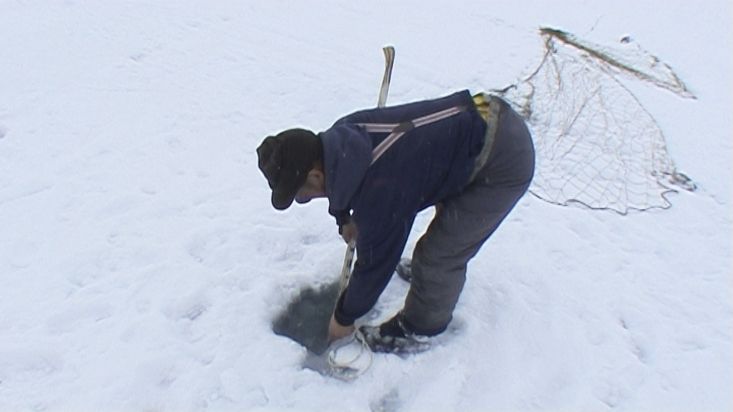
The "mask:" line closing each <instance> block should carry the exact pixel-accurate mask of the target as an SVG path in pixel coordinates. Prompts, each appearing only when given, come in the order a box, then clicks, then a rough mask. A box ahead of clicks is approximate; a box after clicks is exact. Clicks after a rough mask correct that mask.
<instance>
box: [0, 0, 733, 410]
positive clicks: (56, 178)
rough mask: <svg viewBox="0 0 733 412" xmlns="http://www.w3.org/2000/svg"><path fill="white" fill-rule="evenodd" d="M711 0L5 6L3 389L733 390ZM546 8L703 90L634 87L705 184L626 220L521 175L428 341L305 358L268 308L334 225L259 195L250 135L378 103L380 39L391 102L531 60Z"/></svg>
mask: <svg viewBox="0 0 733 412" xmlns="http://www.w3.org/2000/svg"><path fill="white" fill-rule="evenodd" d="M731 9H732V7H731V4H730V2H728V1H708V2H704V3H699V4H698V3H696V2H689V1H687V2H685V1H670V2H658V1H645V2H637V1H630V0H625V1H621V2H591V1H581V0H566V1H563V2H529V1H522V2H488V1H487V2H483V1H474V2H470V3H456V2H440V1H417V0H411V1H404V2H386V1H379V2H346V1H332V0H328V1H321V2H318V3H313V2H285V1H278V0H276V1H264V0H262V1H250V2H239V1H233V0H228V1H217V2H194V1H188V0H187V1H159V2H139V1H132V0H128V1H122V0H115V1H104V2H101V1H98V2H93V1H74V0H67V1H57V2H32V1H21V0H0V61H2V63H0V410H2V411H11V410H13V411H15V410H33V411H44V410H48V411H61V410H64V411H66V410H75V411H76V410H79V411H86V410H88V411H128V410H130V411H138V410H145V411H164V410H166V411H188V410H195V411H199V410H217V411H219V410H232V411H233V410H237V411H239V410H283V409H294V410H314V411H315V410H318V411H320V410H353V411H359V410H364V411H369V410H372V411H426V410H456V411H465V410H545V411H546V410H563V411H570V410H577V411H607V410H627V411H637V410H644V411H662V410H664V411H674V410H680V411H692V410H694V411H705V410H710V411H728V410H731V409H733V391H732V390H731V388H733V368H731V365H733V336H732V335H733V246H732V244H731V242H732V240H731V233H732V232H733V231H732V230H731V229H733V216H732V215H731V202H732V201H733V199H732V196H731V195H732V194H733V187H732V186H733V176H732V173H731V170H733V169H732V168H731V162H733V157H732V156H731V155H732V154H733V143H732V139H731V137H732V136H731V134H732V132H733V124H732V120H731V113H733V94H732V93H731V90H733V77H732V75H731V73H733V33H732V30H731V20H732V17H731V16H733V14H732V13H731V12H732V10H731ZM543 25H549V26H552V27H557V28H562V29H564V30H567V31H569V32H572V33H575V34H576V35H578V36H581V37H583V38H586V39H589V40H592V41H594V42H596V43H603V44H613V43H614V42H617V41H618V40H619V39H621V38H622V37H624V36H630V37H631V38H633V39H634V41H636V42H638V43H639V44H641V45H642V46H643V47H645V48H646V49H647V50H649V51H651V52H652V53H653V54H655V55H656V56H659V57H660V58H662V59H664V61H665V62H667V63H669V64H670V65H671V66H672V67H673V68H674V69H675V70H676V71H677V73H678V74H679V75H680V76H681V77H682V79H683V80H684V81H685V82H686V83H687V84H688V85H689V86H690V88H691V89H692V91H693V92H694V93H695V94H696V95H697V97H698V99H697V100H684V99H680V98H679V97H677V96H675V95H673V94H671V93H669V92H664V91H660V90H652V89H645V88H640V89H639V94H638V96H639V99H640V100H641V102H642V103H643V104H644V106H645V107H646V108H647V110H648V111H649V112H650V113H651V114H652V115H653V116H655V117H656V119H657V120H658V122H659V124H660V125H661V127H662V129H663V131H664V132H665V135H666V138H667V146H668V150H669V152H670V154H671V156H672V158H673V159H674V160H675V162H676V165H677V167H678V168H679V169H680V170H682V171H683V172H685V173H686V174H687V175H689V176H690V177H691V178H692V179H693V180H694V181H695V182H696V183H697V184H698V185H699V187H700V189H699V190H698V191H697V192H695V193H688V192H682V193H679V194H677V195H673V196H671V197H670V200H671V202H672V203H673V205H674V206H673V207H672V208H671V209H669V210H664V211H652V212H646V213H631V214H629V215H627V216H620V215H617V214H614V213H612V212H594V211H588V210H584V209H581V208H577V207H559V206H553V205H550V204H547V203H544V202H542V201H540V200H538V199H536V198H534V197H532V196H531V195H527V196H526V197H524V198H523V200H522V201H521V202H520V204H519V205H518V206H517V208H516V209H515V210H514V212H513V213H512V214H511V215H510V217H509V218H508V219H507V220H506V221H505V222H504V224H503V225H502V227H501V228H500V229H499V230H498V231H497V233H496V234H495V235H494V236H493V238H492V239H491V240H490V241H489V242H488V243H487V244H486V245H485V246H484V248H483V249H482V251H481V253H480V254H479V255H478V257H476V259H475V260H474V261H472V263H471V264H470V265H469V272H468V281H467V284H466V287H465V289H464V293H463V295H462V297H461V300H460V302H459V305H458V307H457V309H456V312H455V319H454V322H453V323H452V325H451V328H450V330H449V332H447V334H446V336H444V337H442V338H441V339H440V340H439V342H438V343H437V344H436V345H435V346H434V347H433V348H432V349H431V350H430V351H428V352H426V353H423V354H419V355H414V356H407V357H398V356H394V355H383V354H379V355H375V356H374V360H373V364H372V365H371V367H370V368H369V369H368V370H366V372H365V373H364V374H363V375H362V376H360V377H359V378H358V379H357V380H355V381H353V382H343V381H341V380H337V379H333V378H330V377H326V376H323V375H320V374H318V373H316V372H314V371H312V370H309V369H304V368H302V363H303V359H304V358H305V355H306V351H305V349H304V348H303V347H302V346H300V345H298V344H297V343H295V342H293V341H291V340H289V339H287V338H284V337H281V336H277V335H275V334H274V333H273V332H272V322H273V320H274V319H275V318H276V316H277V315H278V313H279V312H280V311H281V310H283V308H285V307H286V306H287V304H288V302H289V301H290V300H291V299H292V298H293V297H294V296H296V295H297V294H298V291H299V290H300V289H302V288H304V287H306V286H312V285H320V284H325V283H329V282H332V281H333V280H335V279H336V278H337V277H338V276H339V271H340V268H341V264H342V260H343V254H344V251H345V245H344V244H343V241H342V240H341V239H340V237H339V236H338V233H337V231H336V225H335V223H334V222H333V220H332V218H331V217H330V216H328V214H327V213H326V209H327V203H326V201H325V200H320V201H314V202H311V203H310V204H308V205H305V206H296V207H293V208H291V209H290V210H288V211H287V212H284V213H283V212H277V211H275V210H274V209H273V208H272V207H271V205H270V203H269V188H268V186H267V184H266V182H265V180H264V178H263V177H262V175H261V174H260V172H259V170H258V169H257V158H256V154H255V148H256V147H257V145H258V144H259V143H260V141H261V140H262V138H263V137H264V136H266V135H267V134H272V133H276V132H278V131H280V130H282V129H285V128H290V127H294V126H302V127H309V128H312V129H314V130H323V129H325V128H327V127H329V126H330V125H331V123H332V122H333V121H334V120H336V119H337V118H339V117H340V116H342V115H344V114H347V113H349V112H352V111H355V110H358V109H362V108H368V107H373V106H375V105H376V100H377V93H378V90H379V82H380V80H381V76H382V69H383V60H382V55H381V47H382V46H383V45H385V44H393V45H394V46H395V48H396V50H397V58H396V65H395V70H394V75H393V78H392V86H391V89H390V94H389V98H388V104H397V103H405V102H410V101H415V100H420V99H425V98H433V97H439V96H443V95H446V94H449V93H451V92H453V91H455V90H460V89H463V88H469V89H471V90H472V91H481V90H487V89H490V88H496V87H502V86H505V85H507V84H509V83H511V82H513V81H516V80H517V79H518V78H520V77H521V76H524V75H527V74H529V73H528V71H529V70H531V69H532V68H534V67H536V65H537V63H538V62H539V59H540V58H541V57H542V43H541V39H540V37H539V35H538V33H537V29H538V28H539V27H540V26H543ZM635 90H636V89H635ZM431 215H432V211H431V210H427V211H426V212H424V213H423V214H422V215H420V216H419V219H418V221H417V223H416V225H415V228H414V233H413V234H412V236H411V238H410V241H409V242H408V247H407V249H406V252H405V255H409V252H410V251H411V249H412V247H413V246H414V244H415V241H416V240H417V238H418V237H419V236H420V234H421V233H422V232H423V231H424V230H425V228H426V227H427V224H428V222H429V221H430V218H431ZM407 287H408V286H407V284H405V283H404V282H402V281H401V280H400V279H398V278H397V277H394V279H393V281H392V283H390V285H389V286H388V289H387V290H386V291H385V293H384V294H383V295H382V297H381V299H380V301H379V303H378V305H377V307H376V308H375V311H374V312H373V313H372V314H370V315H368V316H367V317H366V318H365V319H363V320H362V321H363V322H368V323H378V322H380V321H381V320H384V319H386V318H387V317H389V316H390V315H391V314H392V313H393V312H394V311H395V310H397V309H398V308H399V307H400V305H401V303H402V299H403V297H404V295H405V293H406V291H407Z"/></svg>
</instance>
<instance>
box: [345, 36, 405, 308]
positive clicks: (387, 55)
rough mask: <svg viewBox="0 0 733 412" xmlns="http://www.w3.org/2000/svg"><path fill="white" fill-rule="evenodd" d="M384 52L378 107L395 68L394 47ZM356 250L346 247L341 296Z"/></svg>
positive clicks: (346, 283)
mask: <svg viewBox="0 0 733 412" xmlns="http://www.w3.org/2000/svg"><path fill="white" fill-rule="evenodd" d="M382 52H384V76H383V77H382V87H380V88H379V100H377V107H384V106H385V104H387V93H388V92H389V83H390V81H391V80H392V68H393V67H394V58H395V50H394V47H392V46H385V47H383V48H382ZM355 250H356V240H355V239H352V240H351V242H349V245H348V246H347V247H346V255H345V256H344V266H343V267H342V268H341V278H340V282H339V295H341V292H343V291H344V289H346V287H347V286H348V285H349V279H350V278H351V268H352V265H353V264H354V251H355Z"/></svg>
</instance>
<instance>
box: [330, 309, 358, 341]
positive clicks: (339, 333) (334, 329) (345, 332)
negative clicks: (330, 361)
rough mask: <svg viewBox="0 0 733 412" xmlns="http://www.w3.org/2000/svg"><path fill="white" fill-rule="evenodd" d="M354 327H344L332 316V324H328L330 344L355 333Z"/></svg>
mask: <svg viewBox="0 0 733 412" xmlns="http://www.w3.org/2000/svg"><path fill="white" fill-rule="evenodd" d="M354 330H355V328H354V325H349V326H342V325H340V324H339V323H338V322H336V318H335V317H334V316H333V315H331V322H329V324H328V342H329V343H330V342H333V341H335V340H338V339H341V338H344V337H346V336H349V335H351V334H352V333H354Z"/></svg>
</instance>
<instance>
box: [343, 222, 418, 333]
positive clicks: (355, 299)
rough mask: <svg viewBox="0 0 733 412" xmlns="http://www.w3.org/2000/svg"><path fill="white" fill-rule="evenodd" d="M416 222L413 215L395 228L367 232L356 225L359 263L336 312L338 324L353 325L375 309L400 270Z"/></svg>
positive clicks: (375, 227)
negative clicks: (393, 275) (390, 281)
mask: <svg viewBox="0 0 733 412" xmlns="http://www.w3.org/2000/svg"><path fill="white" fill-rule="evenodd" d="M414 220H415V216H414V215H413V216H410V217H408V218H404V219H400V220H397V221H395V222H393V223H392V224H376V225H370V226H369V227H366V228H364V229H362V226H363V224H360V223H359V222H358V221H357V227H359V237H358V239H357V243H356V244H357V261H356V264H355V266H354V271H353V273H352V274H351V280H350V281H349V286H348V287H347V288H346V290H345V291H344V292H343V293H342V294H341V296H340V297H339V300H338V303H337V304H336V310H335V311H334V317H335V318H336V321H337V322H338V323H339V324H341V325H343V326H347V325H351V324H353V323H354V321H355V320H356V319H358V318H360V317H361V316H364V315H365V314H366V313H367V312H369V310H371V308H372V307H374V304H375V303H376V302H377V299H378V298H379V295H381V294H382V292H383V291H384V288H385V287H386V286H387V283H389V280H390V278H391V277H392V274H393V273H394V270H395V268H396V267H397V263H398V262H399V260H400V257H401V256H402V251H403V250H404V248H405V243H407V238H408V236H409V234H410V229H411V228H412V224H413V222H414Z"/></svg>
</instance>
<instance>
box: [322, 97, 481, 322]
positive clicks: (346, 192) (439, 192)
mask: <svg viewBox="0 0 733 412" xmlns="http://www.w3.org/2000/svg"><path fill="white" fill-rule="evenodd" d="M455 106H463V107H465V108H466V110H465V111H463V112H461V113H458V114H456V115H454V116H451V117H448V118H446V119H443V120H440V121H438V122H434V123H430V124H427V125H423V126H420V127H416V128H414V129H412V130H410V131H408V132H407V133H406V134H405V135H403V136H402V137H401V138H400V139H399V140H398V141H397V142H396V143H394V145H392V146H391V147H390V148H389V149H388V150H387V151H386V152H385V153H384V155H383V156H382V157H380V158H379V159H378V160H377V161H376V162H374V164H372V165H370V163H371V162H372V150H373V148H374V147H376V146H377V145H378V144H379V143H380V142H381V141H382V140H384V139H385V138H386V137H387V135H388V134H389V133H385V132H379V133H374V132H372V133H369V132H367V131H366V128H365V127H363V126H362V125H361V124H364V123H402V122H405V121H410V120H413V119H416V118H420V117H422V116H425V115H428V114H432V113H435V112H438V111H441V110H444V109H447V108H450V107H455ZM485 133H486V123H485V122H484V120H483V119H482V118H481V116H480V114H479V113H478V112H477V111H476V109H475V106H474V103H473V99H472V97H471V94H470V93H469V92H468V91H467V90H464V91H462V92H458V93H455V94H453V95H450V96H446V97H443V98H440V99H435V100H428V101H422V102H417V103H410V104H405V105H401V106H393V107H388V108H380V109H372V110H364V111H359V112H356V113H353V114H350V115H348V116H346V117H344V118H342V119H340V120H338V121H337V122H336V123H335V124H334V125H333V126H332V127H331V128H330V129H328V130H326V131H324V132H322V133H320V134H319V136H320V138H321V140H322V142H323V163H324V173H325V178H326V195H327V196H328V200H329V213H331V214H332V215H333V216H334V217H336V220H337V222H338V223H339V225H341V224H344V223H346V222H348V221H349V219H353V221H354V223H356V226H357V228H358V230H359V236H358V238H357V242H356V245H357V261H356V264H355V266H354V271H353V273H352V275H351V280H350V282H349V286H348V288H347V289H346V290H345V291H344V293H343V294H342V295H341V297H340V298H339V302H338V304H337V306H336V311H335V317H336V320H337V321H338V322H339V323H340V324H342V325H350V324H353V323H354V321H355V320H356V319H357V318H359V317H361V316H363V315H364V314H366V313H367V312H368V311H369V310H370V309H371V308H372V307H373V306H374V304H375V303H376V301H377V298H379V295H380V294H381V293H382V291H383V290H384V288H385V287H386V286H387V283H388V282H389V280H390V278H391V276H392V273H393V272H394V269H395V267H396V266H397V263H398V262H399V259H400V257H401V255H402V251H403V249H404V247H405V243H406V242H407V238H408V235H409V234H410V229H411V228H412V224H413V221H414V220H415V216H416V215H417V213H418V212H420V211H421V210H423V209H425V208H427V207H429V206H432V205H435V204H436V203H438V202H440V201H442V200H445V199H447V198H450V197H451V196H456V195H457V194H459V193H460V192H461V190H462V189H463V188H464V187H465V186H466V184H467V183H468V179H469V176H470V174H471V172H472V171H473V165H474V159H475V158H476V156H477V155H478V154H479V152H480V151H481V148H482V146H483V142H484V135H485ZM352 211H353V214H351V212H352Z"/></svg>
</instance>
